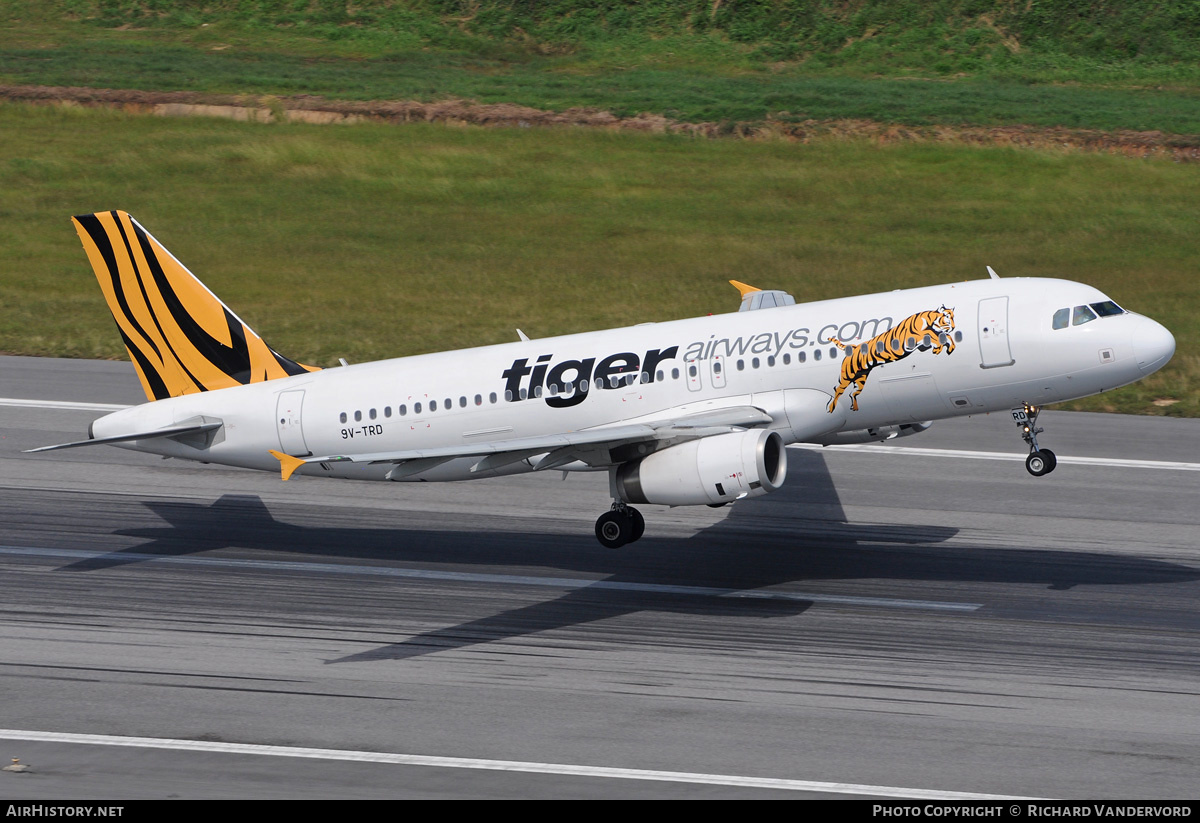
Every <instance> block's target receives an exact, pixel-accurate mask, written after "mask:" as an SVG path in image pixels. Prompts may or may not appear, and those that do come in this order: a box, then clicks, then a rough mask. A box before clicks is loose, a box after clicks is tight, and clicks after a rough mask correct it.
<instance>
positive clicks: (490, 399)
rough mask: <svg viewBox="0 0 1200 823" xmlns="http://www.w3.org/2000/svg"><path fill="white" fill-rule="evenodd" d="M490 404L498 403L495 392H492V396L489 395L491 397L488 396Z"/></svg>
mask: <svg viewBox="0 0 1200 823" xmlns="http://www.w3.org/2000/svg"><path fill="white" fill-rule="evenodd" d="M488 402H489V403H495V402H496V393H495V392H492V393H491V394H489V395H488Z"/></svg>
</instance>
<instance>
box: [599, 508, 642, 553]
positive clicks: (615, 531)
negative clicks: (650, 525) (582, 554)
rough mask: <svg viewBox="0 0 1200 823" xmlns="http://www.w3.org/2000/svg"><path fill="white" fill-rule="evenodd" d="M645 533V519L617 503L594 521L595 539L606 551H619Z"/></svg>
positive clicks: (638, 513)
mask: <svg viewBox="0 0 1200 823" xmlns="http://www.w3.org/2000/svg"><path fill="white" fill-rule="evenodd" d="M645 531H646V519H645V518H644V517H642V513H641V512H639V511H638V510H637V509H635V508H633V507H632V506H627V505H625V504H624V503H622V502H620V501H617V502H616V503H613V504H612V509H611V510H610V511H607V512H605V513H604V514H602V515H600V519H599V520H597V521H596V539H597V540H599V541H600V543H601V544H603V545H604V547H605V548H608V549H619V548H621V547H622V546H624V545H625V544H626V543H633V542H635V541H636V540H638V539H639V538H640V537H641V536H642V534H644V533H645Z"/></svg>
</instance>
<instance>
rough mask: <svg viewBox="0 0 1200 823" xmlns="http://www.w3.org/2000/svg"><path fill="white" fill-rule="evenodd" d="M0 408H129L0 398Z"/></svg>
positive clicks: (101, 404) (105, 409)
mask: <svg viewBox="0 0 1200 823" xmlns="http://www.w3.org/2000/svg"><path fill="white" fill-rule="evenodd" d="M0 406H13V407H15V408H19V409H66V410H69V411H97V412H114V411H120V410H121V409H128V408H131V407H130V406H123V405H121V404H119V403H79V402H76V401H74V400H25V399H23V398H20V397H0Z"/></svg>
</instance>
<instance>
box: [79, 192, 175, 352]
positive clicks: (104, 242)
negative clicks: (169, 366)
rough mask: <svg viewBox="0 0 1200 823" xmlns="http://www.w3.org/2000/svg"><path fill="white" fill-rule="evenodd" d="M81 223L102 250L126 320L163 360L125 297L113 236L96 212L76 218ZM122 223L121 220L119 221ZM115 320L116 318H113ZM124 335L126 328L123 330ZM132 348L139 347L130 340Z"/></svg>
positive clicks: (119, 328)
mask: <svg viewBox="0 0 1200 823" xmlns="http://www.w3.org/2000/svg"><path fill="white" fill-rule="evenodd" d="M112 216H113V219H114V220H116V219H117V213H116V212H112ZM75 219H76V220H78V221H79V224H80V225H81V226H83V228H84V230H85V231H86V232H87V233H88V237H90V238H92V242H93V243H95V244H96V248H97V249H99V251H100V256H101V257H103V258H104V265H106V266H108V277H109V280H110V281H111V283H112V288H113V294H114V295H115V296H116V298H117V305H118V306H119V307H120V308H121V314H122V315H124V316H125V321H126V322H127V323H129V325H130V326H132V327H133V328H134V330H136V331H137V333H138V335H139V336H140V337H141V338H142V340H144V341H145V342H146V345H148V346H149V347H150V348H151V349H153V350H154V355H155V356H156V357H157V358H158V359H159V360H162V352H160V351H159V350H158V346H156V345H154V339H153V338H152V337H151V336H150V335H148V334H146V330H145V329H144V328H142V324H141V323H139V322H138V320H137V317H135V316H134V314H133V310H132V309H130V308H129V301H128V299H126V297H125V289H124V288H123V287H122V285H121V271H120V269H119V268H118V266H117V254H116V251H114V249H113V247H112V238H110V237H109V236H108V232H107V231H105V230H104V226H103V225H101V223H100V220H99V218H97V217H96V215H94V214H85V215H81V216H79V217H76V218H75ZM117 225H120V222H118V223H117ZM113 319H114V320H115V319H116V318H113ZM117 329H118V330H121V324H120V323H117ZM121 334H122V336H124V334H125V332H124V330H121ZM126 341H127V342H128V343H129V345H130V348H137V347H136V346H134V345H133V343H132V341H129V339H128V338H126Z"/></svg>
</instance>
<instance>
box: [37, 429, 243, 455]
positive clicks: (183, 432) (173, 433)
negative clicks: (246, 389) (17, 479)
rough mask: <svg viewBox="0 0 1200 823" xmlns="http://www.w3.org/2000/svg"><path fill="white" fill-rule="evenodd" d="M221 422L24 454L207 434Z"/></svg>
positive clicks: (129, 435)
mask: <svg viewBox="0 0 1200 823" xmlns="http://www.w3.org/2000/svg"><path fill="white" fill-rule="evenodd" d="M223 425H224V424H223V423H200V424H197V425H194V426H172V427H170V428H167V429H155V430H154V431H148V432H138V433H136V434H118V435H116V436H114V437H97V438H93V439H91V440H76V441H75V442H74V443H59V444H58V445H57V446H42V447H41V448H38V449H25V454H32V453H33V452H52V451H57V450H59V449H76V448H79V447H80V446H107V445H111V444H113V443H128V442H129V441H131V440H154V439H156V438H159V437H186V436H188V435H195V434H207V433H208V432H214V431H216V430H217V429H219V428H221V426H223Z"/></svg>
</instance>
